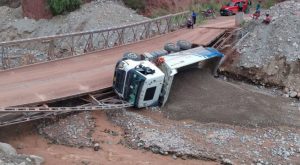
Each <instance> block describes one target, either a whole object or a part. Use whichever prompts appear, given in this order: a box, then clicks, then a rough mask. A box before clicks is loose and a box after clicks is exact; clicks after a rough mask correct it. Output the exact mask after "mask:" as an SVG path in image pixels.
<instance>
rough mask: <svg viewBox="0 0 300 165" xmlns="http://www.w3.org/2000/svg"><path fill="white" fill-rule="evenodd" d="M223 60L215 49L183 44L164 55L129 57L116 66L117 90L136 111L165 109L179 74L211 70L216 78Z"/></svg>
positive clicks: (165, 52) (126, 56) (176, 45)
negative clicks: (186, 70) (138, 109)
mask: <svg viewBox="0 0 300 165" xmlns="http://www.w3.org/2000/svg"><path fill="white" fill-rule="evenodd" d="M223 57H224V55H223V54H222V53H220V52H219V51H217V50H216V49H214V48H209V47H207V48H205V47H202V46H198V45H193V44H191V43H189V42H187V41H183V40H180V41H178V42H177V43H176V44H173V43H168V44H166V45H165V49H164V50H160V51H154V52H151V53H144V54H141V55H139V54H136V53H125V54H124V56H123V58H122V59H121V60H120V61H118V62H117V64H116V67H115V74H114V79H113V89H114V91H115V92H116V93H117V94H118V96H119V97H121V98H122V99H123V100H125V101H127V102H129V103H130V104H132V105H133V106H134V107H137V108H143V107H148V106H164V105H165V103H166V101H167V100H168V96H169V93H170V89H171V86H172V82H173V79H174V76H175V75H176V74H177V73H178V72H180V71H182V70H185V69H190V68H207V67H209V68H210V69H211V71H212V73H213V74H216V71H217V68H218V67H219V65H220V63H221V59H222V58H223ZM192 78H193V77H191V79H192Z"/></svg>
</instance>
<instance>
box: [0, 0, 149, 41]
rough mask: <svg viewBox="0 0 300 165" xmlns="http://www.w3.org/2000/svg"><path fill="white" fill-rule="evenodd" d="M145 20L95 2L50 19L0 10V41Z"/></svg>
mask: <svg viewBox="0 0 300 165" xmlns="http://www.w3.org/2000/svg"><path fill="white" fill-rule="evenodd" d="M144 20H148V18H146V17H143V16H141V15H138V14H137V13H136V12H135V11H134V10H131V9H129V8H126V7H125V6H124V5H122V4H121V3H118V2H115V1H106V0H98V1H93V2H91V3H87V4H84V5H83V6H82V7H81V8H80V9H79V10H76V11H74V12H71V13H69V14H66V15H61V16H56V17H54V18H52V19H50V20H45V19H41V20H38V21H36V20H33V19H28V18H26V17H25V18H22V11H21V8H17V9H13V8H9V7H6V6H2V7H0V41H9V40H16V39H21V38H32V37H41V36H49V35H57V34H63V33H71V32H78V31H88V30H95V29H105V28H111V27H114V26H121V25H127V24H131V23H135V22H139V21H144Z"/></svg>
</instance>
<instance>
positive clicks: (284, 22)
mask: <svg viewBox="0 0 300 165" xmlns="http://www.w3.org/2000/svg"><path fill="white" fill-rule="evenodd" d="M299 11H300V2H297V1H285V2H282V3H279V4H277V5H275V6H273V7H271V8H270V9H269V10H266V11H264V12H263V14H262V16H261V17H260V19H259V20H252V21H250V22H249V23H248V25H246V28H245V30H246V31H248V32H249V35H248V37H246V38H245V39H244V40H243V41H242V42H241V43H240V44H239V45H240V46H239V49H238V51H239V52H240V53H241V55H242V56H241V57H242V58H241V60H240V63H239V65H240V66H243V67H262V66H263V65H265V64H267V63H268V62H270V60H271V59H272V58H274V57H275V56H285V57H286V59H287V62H291V61H295V60H298V59H300V46H299V45H300V31H299V27H300V12H299ZM265 13H269V14H270V16H272V22H271V23H270V24H269V25H265V24H262V23H261V21H262V19H264V17H265V16H264V14H265Z"/></svg>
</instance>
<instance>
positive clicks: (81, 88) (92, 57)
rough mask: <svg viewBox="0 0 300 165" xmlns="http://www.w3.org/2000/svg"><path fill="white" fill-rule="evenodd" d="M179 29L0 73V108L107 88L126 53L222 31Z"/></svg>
mask: <svg viewBox="0 0 300 165" xmlns="http://www.w3.org/2000/svg"><path fill="white" fill-rule="evenodd" d="M206 26H209V27H216V28H229V27H233V26H234V19H233V18H232V17H228V18H224V17H223V18H218V19H216V20H212V21H209V22H208V23H207V24H206ZM216 28H195V29H193V30H190V29H183V30H179V31H176V32H172V33H169V34H166V35H163V36H160V37H156V38H153V39H150V40H146V41H142V42H138V43H135V44H131V45H125V46H120V47H118V48H114V49H109V50H104V51H100V52H96V53H92V54H89V55H83V56H78V57H73V58H68V59H63V60H59V61H54V62H49V63H43V64H37V65H32V66H27V67H23V68H18V69H12V70H7V71H2V72H0V106H1V107H7V106H16V105H24V104H32V103H39V102H45V101H48V100H55V99H60V98H64V97H69V96H74V95H78V94H82V93H87V92H91V91H96V90H99V89H103V88H106V87H109V86H111V84H112V76H113V71H114V65H115V63H116V61H117V60H118V59H120V57H121V56H122V54H123V53H124V52H126V51H133V52H138V53H143V52H147V51H152V50H157V49H161V48H162V47H163V45H164V43H166V42H175V41H177V40H179V39H185V40H188V41H191V42H193V43H197V44H202V45H206V44H208V43H210V42H211V41H212V40H214V39H215V38H216V37H217V36H219V35H220V34H222V33H223V32H224V30H225V29H216Z"/></svg>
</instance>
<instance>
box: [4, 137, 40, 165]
mask: <svg viewBox="0 0 300 165" xmlns="http://www.w3.org/2000/svg"><path fill="white" fill-rule="evenodd" d="M43 162H44V158H42V157H39V156H36V155H24V154H17V153H16V150H15V149H14V148H13V147H12V146H11V145H9V144H6V143H1V142H0V165H40V164H42V163H43Z"/></svg>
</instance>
